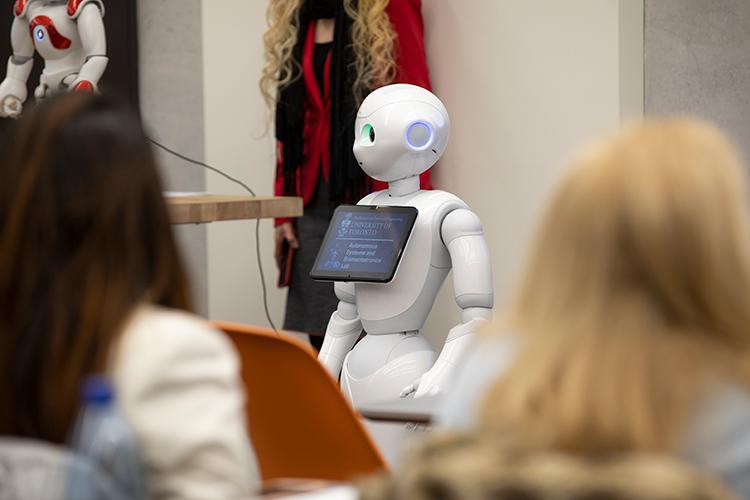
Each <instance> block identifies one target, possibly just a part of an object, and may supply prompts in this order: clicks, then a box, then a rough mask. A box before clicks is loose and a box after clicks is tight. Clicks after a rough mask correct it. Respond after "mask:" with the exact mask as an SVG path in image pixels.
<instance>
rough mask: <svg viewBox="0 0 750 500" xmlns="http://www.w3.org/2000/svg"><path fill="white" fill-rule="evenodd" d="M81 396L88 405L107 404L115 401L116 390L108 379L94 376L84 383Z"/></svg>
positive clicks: (87, 378)
mask: <svg viewBox="0 0 750 500" xmlns="http://www.w3.org/2000/svg"><path fill="white" fill-rule="evenodd" d="M81 396H82V398H83V400H84V401H85V402H86V403H94V404H107V403H110V402H112V400H113V399H114V389H113V388H112V383H111V382H110V381H109V379H108V378H107V377H104V376H101V375H92V376H89V377H86V379H85V380H84V381H83V387H82V389H81Z"/></svg>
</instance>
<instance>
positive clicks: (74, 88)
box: [70, 78, 98, 93]
mask: <svg viewBox="0 0 750 500" xmlns="http://www.w3.org/2000/svg"><path fill="white" fill-rule="evenodd" d="M97 90H98V89H97V87H96V85H95V84H94V83H93V82H91V81H90V80H86V79H85V78H76V80H75V81H74V82H73V84H72V85H71V86H70V91H71V92H89V93H94V92H97Z"/></svg>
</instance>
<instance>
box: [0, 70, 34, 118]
mask: <svg viewBox="0 0 750 500" xmlns="http://www.w3.org/2000/svg"><path fill="white" fill-rule="evenodd" d="M27 96H28V91H27V90H26V84H25V83H23V82H20V81H18V80H16V79H13V78H6V79H5V80H4V81H3V83H2V84H0V117H2V118H8V117H10V118H18V117H19V116H20V115H21V112H22V111H23V103H24V101H26V97H27Z"/></svg>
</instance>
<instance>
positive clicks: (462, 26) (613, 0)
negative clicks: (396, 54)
mask: <svg viewBox="0 0 750 500" xmlns="http://www.w3.org/2000/svg"><path fill="white" fill-rule="evenodd" d="M621 2H623V3H627V4H628V5H625V6H623V7H624V10H625V12H626V13H627V15H621V9H620V7H621V5H620V3H621ZM638 5H641V9H642V1H641V0H620V1H618V0H576V1H575V2H560V1H559V0H501V1H496V0H451V1H445V0H425V3H424V11H423V15H424V18H425V26H426V39H427V51H428V59H429V63H430V68H431V72H432V81H433V85H434V90H435V92H436V93H437V94H438V95H439V96H440V98H441V99H442V100H443V101H444V102H445V104H446V106H447V108H448V111H449V112H450V114H451V119H452V123H453V131H454V132H453V136H452V138H451V142H450V145H449V146H448V150H447V151H446V154H445V156H444V160H443V161H442V162H441V163H440V165H439V167H438V169H437V170H436V171H435V175H436V186H437V187H438V188H440V189H446V190H450V191H453V192H455V193H456V194H458V195H459V196H461V197H462V198H464V199H465V200H466V201H467V202H468V203H469V205H470V206H471V207H472V208H473V209H474V210H475V211H476V212H477V214H478V215H479V216H480V218H481V219H482V221H483V223H484V227H485V231H486V234H487V240H488V243H489V246H490V251H491V253H492V256H493V268H494V269H493V270H494V282H495V291H496V309H498V308H502V307H503V305H504V304H505V302H506V300H507V299H508V297H509V294H510V292H511V290H512V287H513V285H514V283H515V281H516V280H517V277H518V274H519V270H520V268H521V267H522V265H523V262H524V254H525V251H526V248H527V246H528V243H529V240H530V238H531V236H532V235H533V232H534V229H535V225H536V221H537V219H538V217H539V215H540V211H541V210H542V208H543V206H544V202H545V199H546V197H547V196H548V194H549V191H550V189H551V188H552V187H553V186H554V184H555V182H556V181H557V180H558V179H559V177H560V175H561V174H562V172H563V170H564V167H565V163H566V161H567V159H568V158H569V156H570V155H571V153H572V151H573V150H574V149H575V148H576V147H577V146H578V145H579V144H581V143H582V142H583V141H586V140H588V139H589V138H591V137H593V136H596V135H598V134H602V133H604V132H607V131H609V130H611V129H614V128H615V127H616V126H617V125H618V123H619V122H620V118H621V114H622V115H625V114H628V115H632V114H634V111H633V110H632V109H627V110H623V113H621V103H620V97H621V93H623V92H626V93H628V95H632V93H633V92H636V93H637V90H638V88H639V87H640V88H642V81H641V80H639V79H638V77H637V75H635V78H632V77H631V76H630V75H625V74H621V66H624V67H625V70H624V71H625V72H627V71H631V72H633V71H637V65H636V66H635V67H633V65H632V64H630V65H623V64H621V61H622V60H623V59H624V58H621V56H620V47H621V42H620V40H621V39H623V40H624V41H625V43H632V44H638V43H639V40H641V39H642V33H643V31H642V22H640V23H639V22H638V20H637V15H636V16H633V15H632V11H633V10H634V9H635V10H637V7H638ZM641 19H642V17H641ZM621 21H622V24H623V26H621ZM621 33H622V36H621ZM641 47H642V45H641ZM626 53H629V54H631V56H630V59H628V62H629V63H632V51H631V52H627V51H626ZM640 53H641V54H642V50H641V52H640ZM641 63H642V56H641ZM641 67H642V64H641ZM633 79H634V80H635V81H634V82H632V80H633ZM621 80H622V81H626V82H628V86H627V87H626V88H624V89H621ZM631 82H632V83H631ZM633 88H635V90H633ZM641 92H642V91H641ZM630 102H632V101H630ZM457 319H458V309H457V308H456V307H455V306H454V305H453V297H452V294H451V290H450V287H444V289H443V291H442V292H441V295H440V297H439V298H438V302H437V304H436V306H435V308H434V309H433V314H432V316H431V318H430V320H429V322H428V324H427V326H426V331H428V332H430V333H429V335H430V337H431V338H432V339H438V340H440V338H441V336H442V335H444V334H445V333H447V332H446V331H445V325H450V324H452V323H455V322H456V321H457Z"/></svg>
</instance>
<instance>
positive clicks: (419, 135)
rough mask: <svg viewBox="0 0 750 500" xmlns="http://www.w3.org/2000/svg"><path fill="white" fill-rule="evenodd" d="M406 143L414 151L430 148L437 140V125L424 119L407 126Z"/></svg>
mask: <svg viewBox="0 0 750 500" xmlns="http://www.w3.org/2000/svg"><path fill="white" fill-rule="evenodd" d="M405 136H406V144H407V145H408V146H409V148H410V149H412V150H414V151H424V150H426V149H429V148H430V147H431V146H432V144H433V143H434V142H435V127H434V126H433V125H432V124H431V123H429V122H427V121H424V120H418V121H415V122H412V123H410V124H409V126H408V127H406V134H405Z"/></svg>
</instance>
